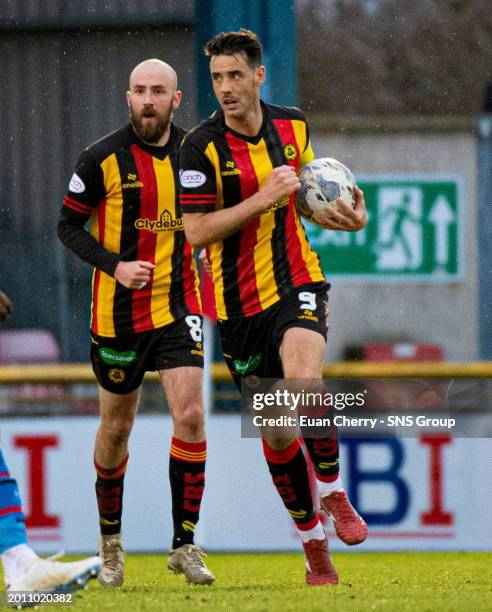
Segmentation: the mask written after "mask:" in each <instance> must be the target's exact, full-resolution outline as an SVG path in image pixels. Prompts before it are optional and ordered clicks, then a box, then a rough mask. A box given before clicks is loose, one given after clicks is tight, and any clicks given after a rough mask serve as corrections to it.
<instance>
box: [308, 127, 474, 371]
mask: <svg viewBox="0 0 492 612" xmlns="http://www.w3.org/2000/svg"><path fill="white" fill-rule="evenodd" d="M377 123H379V125H377ZM311 125H312V141H313V146H314V149H315V153H316V156H317V157H335V158H337V159H339V160H340V161H342V162H344V163H345V164H346V165H347V166H348V167H349V168H351V170H352V171H353V172H354V173H355V174H356V175H358V174H359V175H361V174H409V173H418V174H447V175H450V174H452V175H456V176H458V177H459V178H461V179H462V183H463V186H464V190H463V192H464V202H463V211H464V212H463V215H462V218H461V220H460V221H461V223H462V224H463V236H464V240H463V242H464V256H463V258H464V274H463V276H462V278H461V279H460V280H458V281H456V282H452V283H428V282H426V283H418V282H417V283H398V282H387V281H386V280H385V279H382V280H381V282H377V283H358V282H357V281H350V279H348V278H345V279H343V282H340V281H337V280H333V279H329V280H330V281H331V282H332V290H331V292H330V309H331V314H330V317H331V326H330V332H329V338H328V359H329V360H340V359H342V357H343V352H344V349H345V347H346V346H347V345H348V344H351V345H362V344H367V343H374V342H405V341H408V342H412V343H432V344H439V345H441V346H442V347H443V348H444V355H445V359H446V360H451V361H453V360H458V361H461V360H462V361H472V360H474V359H476V358H477V357H478V353H479V342H478V231H477V223H478V217H477V210H478V194H477V185H476V181H477V162H476V146H477V144H476V136H475V134H474V133H473V132H472V130H471V128H470V126H469V122H464V121H461V122H460V121H457V122H454V123H453V122H446V121H443V120H441V121H437V122H436V121H434V122H432V120H429V123H428V124H426V122H418V121H416V120H414V121H413V126H412V127H411V128H408V127H407V128H406V127H405V121H404V119H403V118H402V119H401V120H400V122H395V121H394V120H393V121H392V120H391V119H390V120H389V121H385V120H384V119H383V120H381V119H380V120H379V122H377V121H376V120H375V121H374V122H372V123H371V122H370V121H367V120H366V121H365V122H364V125H360V124H357V123H356V122H354V121H352V122H350V121H346V122H345V123H340V122H338V123H335V124H333V125H332V126H329V127H327V124H326V119H325V120H323V119H319V118H318V119H315V120H313V121H312V124H311ZM333 127H335V128H336V131H334V130H333V129H332V128H333Z"/></svg>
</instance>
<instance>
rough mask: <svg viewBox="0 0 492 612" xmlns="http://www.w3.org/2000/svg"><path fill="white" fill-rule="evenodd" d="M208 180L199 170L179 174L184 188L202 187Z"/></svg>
mask: <svg viewBox="0 0 492 612" xmlns="http://www.w3.org/2000/svg"><path fill="white" fill-rule="evenodd" d="M206 180H207V177H206V176H205V175H204V174H203V172H199V171H198V170H180V172H179V182H180V183H181V185H183V187H189V188H190V189H191V188H193V187H201V185H203V184H204V183H205V181H206Z"/></svg>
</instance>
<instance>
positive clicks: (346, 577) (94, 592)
mask: <svg viewBox="0 0 492 612" xmlns="http://www.w3.org/2000/svg"><path fill="white" fill-rule="evenodd" d="M333 561H334V563H335V566H336V567H337V570H338V573H339V575H340V584H339V585H338V586H337V587H330V586H325V587H307V586H306V585H305V583H304V557H303V556H302V555H301V554H294V553H276V554H213V553H212V554H210V555H209V557H208V558H207V564H208V566H209V567H210V569H211V570H212V571H213V572H214V574H215V576H216V581H215V583H214V584H213V585H212V586H210V587H204V586H202V587H199V586H190V585H187V584H186V583H185V580H184V578H183V577H182V576H174V575H172V574H169V573H168V571H167V568H166V557H165V556H163V555H162V556H161V555H147V556H145V555H128V556H127V560H126V576H125V586H124V587H123V588H121V589H103V588H102V587H101V586H100V585H99V583H98V582H97V581H92V582H91V583H90V586H89V588H88V589H87V590H86V591H82V592H80V591H79V592H78V593H77V602H76V608H75V609H76V610H98V611H101V610H104V611H105V610H117V611H118V612H123V611H126V610H128V611H130V610H131V611H132V612H133V611H135V610H165V611H166V612H167V611H170V612H171V611H172V612H174V611H176V612H177V611H178V610H179V611H180V612H183V611H185V610H190V611H192V612H195V611H196V610H198V611H204V610H209V611H212V610H214V611H215V610H227V611H231V612H235V611H240V612H246V611H255V612H256V611H258V612H260V611H264V612H270V611H273V610H280V611H281V612H285V611H288V610H289V611H290V610H292V611H294V610H295V611H296V612H315V611H316V612H317V611H320V612H321V611H323V612H325V611H327V610H329V611H331V610H340V611H342V610H343V611H345V610H357V611H359V610H391V611H392V612H395V611H396V612H399V611H400V610H408V611H410V610H411V611H412V612H414V611H415V610H418V611H419V612H426V611H429V612H437V611H441V610H456V611H458V610H459V611H460V612H462V611H463V610H473V611H474V612H476V611H477V610H492V553H358V552H356V551H350V552H348V553H338V554H336V553H335V554H334V555H333Z"/></svg>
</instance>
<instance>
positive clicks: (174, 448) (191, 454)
mask: <svg viewBox="0 0 492 612" xmlns="http://www.w3.org/2000/svg"><path fill="white" fill-rule="evenodd" d="M171 453H172V454H173V453H179V454H180V455H186V456H187V457H190V459H193V458H195V457H206V456H207V451H206V450H204V451H200V452H192V451H187V450H184V449H182V448H178V447H177V446H171Z"/></svg>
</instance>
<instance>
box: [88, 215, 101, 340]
mask: <svg viewBox="0 0 492 612" xmlns="http://www.w3.org/2000/svg"><path fill="white" fill-rule="evenodd" d="M89 233H90V234H91V235H92V236H93V237H94V238H95V239H96V240H97V241H98V242H99V219H98V216H97V208H96V209H94V210H93V211H92V213H91V216H90V219H89ZM95 279H96V268H94V269H93V271H92V278H91V288H92V289H91V291H92V296H93V297H94V281H95ZM95 316H96V314H95V313H94V299H92V300H91V323H90V326H91V328H92V326H93V324H94V317H95Z"/></svg>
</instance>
